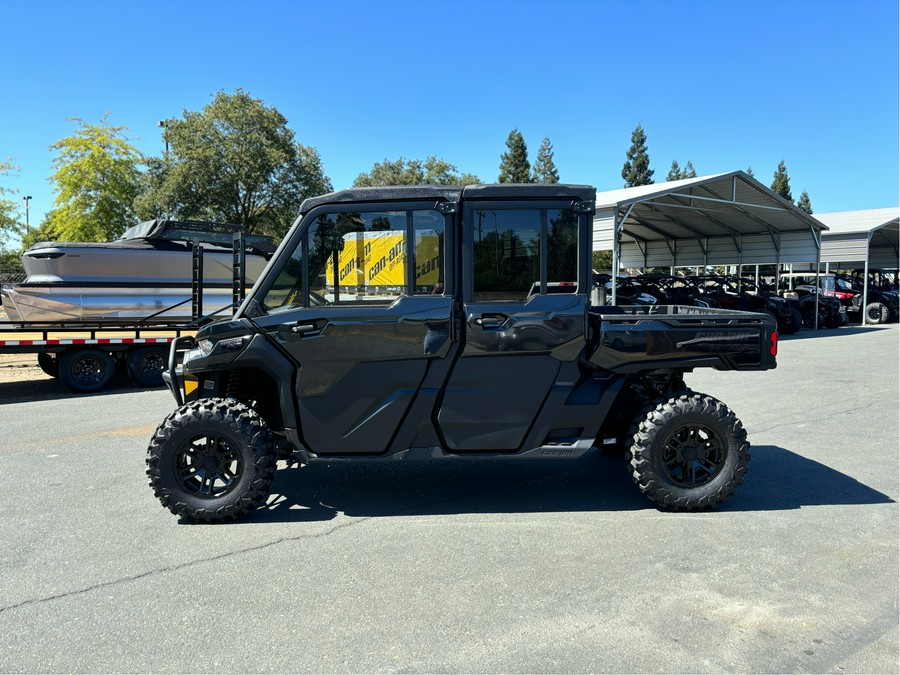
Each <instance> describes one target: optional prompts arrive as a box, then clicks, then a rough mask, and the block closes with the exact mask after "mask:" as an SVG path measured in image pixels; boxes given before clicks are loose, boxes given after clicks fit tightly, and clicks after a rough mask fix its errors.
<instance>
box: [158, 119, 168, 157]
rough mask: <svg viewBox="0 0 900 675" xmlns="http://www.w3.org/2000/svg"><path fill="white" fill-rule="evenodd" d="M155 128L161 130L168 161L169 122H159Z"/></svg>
mask: <svg viewBox="0 0 900 675" xmlns="http://www.w3.org/2000/svg"><path fill="white" fill-rule="evenodd" d="M156 126H158V127H160V128H161V129H162V130H163V139H164V140H165V142H166V159H169V122H168V120H160V121H159V122H157V123H156Z"/></svg>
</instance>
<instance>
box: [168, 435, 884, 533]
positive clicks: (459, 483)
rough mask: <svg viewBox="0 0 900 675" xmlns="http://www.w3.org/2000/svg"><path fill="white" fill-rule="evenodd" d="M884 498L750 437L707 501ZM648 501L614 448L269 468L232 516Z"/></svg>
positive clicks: (729, 505) (300, 518)
mask: <svg viewBox="0 0 900 675" xmlns="http://www.w3.org/2000/svg"><path fill="white" fill-rule="evenodd" d="M892 502H893V500H892V499H891V498H890V497H888V496H887V495H884V494H882V493H881V492H878V491H877V490H874V489H872V488H870V487H868V486H866V485H864V484H862V483H860V482H859V481H857V480H855V479H854V478H851V477H850V476H847V475H846V474H843V473H841V472H839V471H836V470H834V469H832V468H830V467H828V466H825V465H824V464H820V463H819V462H816V461H814V460H811V459H807V458H806V457H802V456H800V455H798V454H796V453H793V452H791V451H790V450H785V449H784V448H780V447H777V446H757V447H754V449H753V459H752V461H751V464H750V472H749V473H748V475H747V479H746V480H745V482H744V484H743V485H742V486H741V487H740V488H739V489H738V491H737V493H736V494H735V495H734V496H733V497H732V498H731V499H730V500H729V501H728V502H726V503H725V504H722V505H721V506H719V507H718V508H717V511H718V512H735V511H738V512H739V511H776V510H777V511H780V510H791V509H799V508H802V507H804V506H821V505H842V504H845V505H856V504H859V505H862V504H886V503H892ZM655 508H656V507H655V506H654V505H653V504H652V503H651V502H650V501H648V500H647V499H646V498H645V497H643V496H642V495H641V494H640V493H639V492H638V490H637V488H635V486H634V484H633V483H632V481H631V478H630V477H629V475H628V471H627V468H626V463H625V460H624V458H623V457H622V456H621V455H615V454H608V453H600V452H597V453H592V454H589V455H587V456H585V457H582V458H579V459H576V460H518V461H509V460H504V459H472V460H468V461H466V460H437V461H409V462H403V461H397V462H390V461H363V460H357V461H353V462H333V463H313V464H311V465H308V466H304V467H301V468H290V469H281V470H279V471H278V472H277V473H276V477H275V482H274V484H273V486H272V498H271V499H270V500H269V503H268V504H267V505H266V506H264V507H262V508H260V509H259V510H257V511H255V512H254V513H253V514H251V515H250V516H249V517H248V518H247V519H245V521H239V522H246V521H247V520H250V521H254V522H315V521H327V520H331V519H332V518H335V517H336V516H337V515H338V514H340V513H343V514H346V515H348V516H353V517H359V518H372V517H384V516H394V517H396V516H422V515H445V514H460V513H545V512H553V513H564V512H583V511H635V510H646V509H655ZM185 522H186V521H185Z"/></svg>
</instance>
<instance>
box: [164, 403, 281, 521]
mask: <svg viewBox="0 0 900 675" xmlns="http://www.w3.org/2000/svg"><path fill="white" fill-rule="evenodd" d="M147 476H148V478H149V479H150V487H151V488H152V489H153V493H154V494H155V495H156V497H157V498H158V499H159V501H160V502H162V505H163V506H165V507H166V508H168V509H169V510H170V511H171V512H172V513H174V514H176V515H179V516H182V517H185V518H191V519H194V520H200V521H205V522H212V521H219V520H227V519H232V518H237V517H238V516H241V515H244V514H245V513H247V512H249V511H251V510H253V509H255V508H256V507H258V506H259V505H260V504H261V503H262V502H263V501H264V500H265V499H266V497H267V496H268V494H269V488H270V487H271V485H272V480H273V478H274V477H275V444H274V442H273V440H272V434H271V432H270V431H269V429H268V427H267V426H266V423H265V422H264V421H263V419H262V418H261V417H260V416H259V415H258V414H257V413H256V411H254V410H253V409H251V408H249V407H247V406H245V405H243V404H242V403H238V402H236V401H232V400H228V401H226V400H224V399H220V398H208V399H201V400H199V401H192V402H191V403H188V404H186V405H184V406H182V407H181V408H178V409H177V410H176V411H175V412H173V413H172V414H171V415H169V416H168V417H167V418H166V419H164V420H163V422H162V424H160V425H159V427H158V428H157V429H156V432H155V433H154V434H153V438H152V439H151V440H150V447H149V448H148V449H147Z"/></svg>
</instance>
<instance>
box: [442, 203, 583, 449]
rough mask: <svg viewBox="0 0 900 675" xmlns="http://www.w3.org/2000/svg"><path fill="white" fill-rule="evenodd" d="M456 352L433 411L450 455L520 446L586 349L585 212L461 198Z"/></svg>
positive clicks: (556, 206) (560, 206) (554, 205)
mask: <svg viewBox="0 0 900 675" xmlns="http://www.w3.org/2000/svg"><path fill="white" fill-rule="evenodd" d="M466 194H468V192H466V193H464V203H463V208H462V214H461V215H462V230H463V231H462V235H463V246H462V253H461V256H460V257H461V267H462V270H461V274H462V279H461V285H462V293H463V296H462V301H463V305H462V307H463V313H464V316H463V324H462V329H461V334H462V335H461V337H462V346H461V352H460V355H459V357H458V359H457V361H456V363H455V365H454V367H453V370H452V372H451V374H450V377H449V379H448V382H447V384H446V386H445V390H444V394H443V398H442V401H441V403H440V406H439V410H438V412H437V421H438V427H439V431H440V433H441V435H442V437H443V442H444V444H445V446H446V447H447V449H448V450H451V451H453V452H459V451H479V450H480V451H501V452H504V451H506V452H509V451H515V450H518V449H521V447H522V444H523V441H524V440H525V438H526V435H527V433H528V430H529V429H530V427H531V425H532V422H533V421H534V419H535V418H536V417H537V415H538V413H539V411H540V409H541V407H542V405H543V403H544V401H545V399H546V397H547V395H548V393H549V391H550V388H551V387H552V386H553V385H554V383H555V382H556V378H557V374H558V373H559V371H560V364H561V362H563V361H566V360H568V361H571V360H575V359H577V357H578V354H579V352H580V351H581V348H582V346H583V344H584V327H585V326H584V322H585V311H586V296H587V291H588V286H589V280H590V274H589V270H588V268H587V263H586V262H583V261H586V260H587V258H588V255H587V250H586V249H587V246H588V244H587V242H588V237H587V234H586V233H587V231H588V230H587V228H588V227H589V220H588V215H587V212H586V211H585V210H584V209H583V207H581V206H578V204H582V203H581V202H578V203H577V204H576V202H575V201H574V200H572V199H568V200H550V201H545V202H538V201H527V202H509V201H490V200H475V201H471V200H466V199H465V197H466Z"/></svg>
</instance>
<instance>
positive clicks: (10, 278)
mask: <svg viewBox="0 0 900 675" xmlns="http://www.w3.org/2000/svg"><path fill="white" fill-rule="evenodd" d="M23 281H25V269H24V268H23V267H22V261H21V260H19V259H18V258H14V259H9V258H6V259H0V284H20V283H22V282H23Z"/></svg>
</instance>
